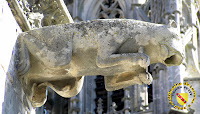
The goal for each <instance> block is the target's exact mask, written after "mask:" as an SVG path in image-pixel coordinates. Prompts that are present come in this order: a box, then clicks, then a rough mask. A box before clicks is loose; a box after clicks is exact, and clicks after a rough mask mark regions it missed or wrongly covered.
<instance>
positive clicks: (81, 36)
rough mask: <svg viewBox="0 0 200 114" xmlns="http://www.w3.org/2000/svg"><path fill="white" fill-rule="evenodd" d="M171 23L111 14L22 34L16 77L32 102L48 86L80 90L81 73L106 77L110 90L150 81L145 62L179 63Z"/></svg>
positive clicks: (65, 92)
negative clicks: (108, 18)
mask: <svg viewBox="0 0 200 114" xmlns="http://www.w3.org/2000/svg"><path fill="white" fill-rule="evenodd" d="M173 27H174V23H173V22H171V23H170V25H169V26H166V25H160V24H153V23H147V22H142V21H136V20H128V19H111V20H95V21H88V22H80V23H73V24H64V25H58V26H49V27H44V28H41V29H35V30H31V31H28V32H25V33H22V34H20V35H19V37H18V43H17V48H18V51H17V53H18V55H16V64H17V69H18V75H19V79H20V81H21V83H22V85H23V87H24V91H25V93H26V94H27V96H28V98H29V100H30V101H31V102H32V104H33V106H36V107H37V106H41V105H42V104H43V103H44V101H45V99H46V86H49V87H51V88H52V89H53V90H54V91H56V92H57V93H58V94H60V95H61V96H63V97H72V96H74V95H76V94H77V93H78V92H79V91H80V90H81V87H82V84H83V78H84V76H85V75H88V76H90V75H103V76H105V86H106V89H107V90H109V91H112V90H117V89H120V88H123V87H127V86H130V85H133V84H142V83H145V84H150V83H151V81H152V77H151V75H150V74H149V73H148V71H146V68H147V67H148V66H149V64H152V63H163V64H166V65H168V66H170V65H179V64H180V63H181V62H182V56H183V54H182V50H181V49H182V47H181V44H182V42H181V41H182V40H181V39H180V38H179V36H178V34H177V33H176V32H175V31H176V28H173ZM178 44H180V45H178Z"/></svg>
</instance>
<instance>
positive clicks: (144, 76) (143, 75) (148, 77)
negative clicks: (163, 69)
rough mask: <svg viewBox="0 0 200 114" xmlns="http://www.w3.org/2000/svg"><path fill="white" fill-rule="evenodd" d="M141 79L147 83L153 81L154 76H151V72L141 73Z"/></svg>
mask: <svg viewBox="0 0 200 114" xmlns="http://www.w3.org/2000/svg"><path fill="white" fill-rule="evenodd" d="M139 79H140V80H141V81H142V82H143V83H145V84H148V85H149V84H151V82H152V81H153V78H152V76H151V74H150V73H148V72H146V73H140V74H139Z"/></svg>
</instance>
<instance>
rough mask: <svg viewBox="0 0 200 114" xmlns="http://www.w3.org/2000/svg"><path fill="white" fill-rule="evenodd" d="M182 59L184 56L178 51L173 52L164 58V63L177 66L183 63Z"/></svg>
mask: <svg viewBox="0 0 200 114" xmlns="http://www.w3.org/2000/svg"><path fill="white" fill-rule="evenodd" d="M182 61H183V56H182V55H181V54H180V53H178V52H177V53H174V54H171V55H170V56H169V57H167V58H166V59H165V60H164V63H165V64H166V65H167V66H175V65H180V64H181V63H182Z"/></svg>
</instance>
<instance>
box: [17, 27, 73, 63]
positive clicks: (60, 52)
mask: <svg viewBox="0 0 200 114" xmlns="http://www.w3.org/2000/svg"><path fill="white" fill-rule="evenodd" d="M52 29H56V28H52ZM45 30H46V28H44V29H42V30H33V31H29V32H27V33H23V34H21V36H20V38H21V39H20V40H22V41H23V43H24V45H25V46H26V47H27V49H28V51H29V52H30V53H31V54H32V55H33V56H34V57H35V58H36V59H38V60H39V61H41V62H43V63H44V64H45V65H46V66H48V67H57V66H63V65H67V64H69V62H70V61H71V58H72V40H71V39H72V37H73V35H71V36H70V35H66V33H65V34H63V35H62V33H60V34H58V35H57V34H56V35H55V36H46V34H48V33H47V31H48V30H46V32H41V31H45ZM50 30H51V29H50ZM38 31H39V32H38ZM45 33H46V34H45ZM46 37H48V38H46ZM56 37H58V38H56Z"/></svg>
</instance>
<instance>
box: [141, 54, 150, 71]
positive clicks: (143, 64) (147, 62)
mask: <svg viewBox="0 0 200 114" xmlns="http://www.w3.org/2000/svg"><path fill="white" fill-rule="evenodd" d="M139 65H140V66H141V67H143V68H147V67H148V66H149V65H150V59H149V57H148V56H147V55H146V54H144V53H140V59H139Z"/></svg>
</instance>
